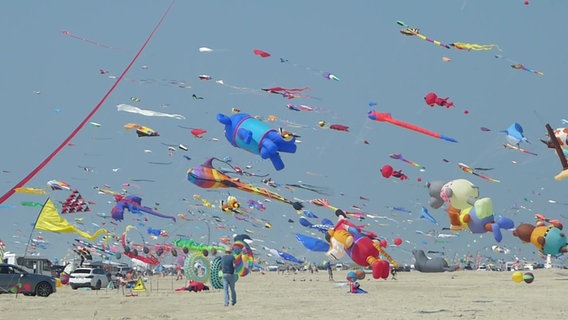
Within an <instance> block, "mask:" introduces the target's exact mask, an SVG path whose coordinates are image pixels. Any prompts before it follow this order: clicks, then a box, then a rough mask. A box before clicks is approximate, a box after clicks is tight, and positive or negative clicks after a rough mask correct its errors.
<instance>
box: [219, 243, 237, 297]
mask: <svg viewBox="0 0 568 320" xmlns="http://www.w3.org/2000/svg"><path fill="white" fill-rule="evenodd" d="M221 271H222V272H223V291H224V292H225V307H226V306H228V305H229V300H231V305H233V306H234V305H235V304H236V303H237V292H236V291H235V257H234V256H233V254H232V252H231V249H229V248H227V249H226V250H225V255H224V256H223V257H222V258H221ZM229 289H231V295H230V297H229ZM229 298H231V299H229Z"/></svg>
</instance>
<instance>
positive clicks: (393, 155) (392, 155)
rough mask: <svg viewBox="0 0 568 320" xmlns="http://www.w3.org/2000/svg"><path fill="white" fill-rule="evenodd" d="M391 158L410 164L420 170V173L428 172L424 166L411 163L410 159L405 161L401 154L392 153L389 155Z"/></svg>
mask: <svg viewBox="0 0 568 320" xmlns="http://www.w3.org/2000/svg"><path fill="white" fill-rule="evenodd" d="M389 157H391V159H397V160H400V161H404V162H406V163H408V164H410V165H411V166H413V167H416V168H418V169H420V171H424V170H426V167H424V166H422V165H419V164H418V163H416V162H414V161H410V160H408V159H405V158H404V157H403V156H402V154H400V153H391V154H390V155H389Z"/></svg>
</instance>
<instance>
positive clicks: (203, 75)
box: [197, 74, 213, 80]
mask: <svg viewBox="0 0 568 320" xmlns="http://www.w3.org/2000/svg"><path fill="white" fill-rule="evenodd" d="M197 77H198V78H199V80H212V79H213V77H211V76H210V75H208V74H200V75H198V76H197Z"/></svg>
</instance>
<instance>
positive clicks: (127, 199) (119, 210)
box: [111, 194, 176, 222]
mask: <svg viewBox="0 0 568 320" xmlns="http://www.w3.org/2000/svg"><path fill="white" fill-rule="evenodd" d="M114 200H115V201H116V205H115V206H114V207H113V208H112V211H111V214H112V218H113V219H114V220H118V221H122V220H124V209H127V210H128V211H130V212H131V213H141V212H145V213H149V214H151V215H154V216H156V217H160V218H166V219H172V220H173V221H174V222H176V218H175V217H172V216H168V215H164V214H161V213H159V212H156V211H154V210H152V209H151V208H149V207H144V206H142V198H140V197H138V196H123V195H121V194H115V195H114Z"/></svg>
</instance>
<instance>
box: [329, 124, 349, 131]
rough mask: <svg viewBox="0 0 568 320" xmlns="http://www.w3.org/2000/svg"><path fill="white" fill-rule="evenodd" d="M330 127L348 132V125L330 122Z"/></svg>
mask: <svg viewBox="0 0 568 320" xmlns="http://www.w3.org/2000/svg"><path fill="white" fill-rule="evenodd" d="M329 128H330V129H333V130H337V131H347V132H349V127H348V126H344V125H342V124H332V125H330V126H329Z"/></svg>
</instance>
